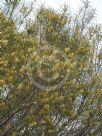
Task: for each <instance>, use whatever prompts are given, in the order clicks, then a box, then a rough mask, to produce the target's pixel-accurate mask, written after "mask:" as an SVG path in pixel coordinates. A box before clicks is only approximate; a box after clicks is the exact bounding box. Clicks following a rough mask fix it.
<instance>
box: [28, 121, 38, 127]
mask: <svg viewBox="0 0 102 136" xmlns="http://www.w3.org/2000/svg"><path fill="white" fill-rule="evenodd" d="M36 125H37V122H35V121H34V122H32V123H30V124H29V126H30V127H35V126H36Z"/></svg>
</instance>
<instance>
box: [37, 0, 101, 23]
mask: <svg viewBox="0 0 102 136" xmlns="http://www.w3.org/2000/svg"><path fill="white" fill-rule="evenodd" d="M36 2H37V3H43V4H45V5H46V6H48V7H53V8H55V9H58V8H59V7H60V5H61V4H64V3H66V4H68V5H70V8H71V10H72V11H73V12H75V11H76V10H77V9H78V7H79V6H80V5H81V0H36ZM90 2H91V5H92V6H93V7H94V8H95V9H96V16H97V20H96V21H97V22H98V23H102V0H90Z"/></svg>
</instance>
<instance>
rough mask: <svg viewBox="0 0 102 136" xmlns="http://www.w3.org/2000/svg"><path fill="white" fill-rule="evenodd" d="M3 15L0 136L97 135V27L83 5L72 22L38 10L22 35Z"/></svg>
mask: <svg viewBox="0 0 102 136" xmlns="http://www.w3.org/2000/svg"><path fill="white" fill-rule="evenodd" d="M23 9H24V8H23ZM23 11H24V12H23V13H24V14H25V15H27V16H26V17H29V14H26V13H28V11H27V10H23ZM13 12H14V11H12V15H13ZM10 13H11V11H10ZM29 13H30V12H29ZM8 15H9V14H6V11H4V10H3V11H2V10H1V11H0V24H1V28H0V44H1V62H0V65H1V70H2V72H1V80H0V84H1V96H0V101H1V102H0V135H1V136H87V135H88V136H90V135H92V136H93V135H95V136H96V135H98V134H99V133H102V132H101V128H102V123H101V122H102V114H101V113H102V81H101V79H102V55H101V54H102V52H101V51H102V49H98V48H99V47H101V42H102V27H101V26H100V25H98V24H96V25H93V24H91V21H92V19H93V17H94V10H93V9H92V8H91V7H90V4H89V2H88V1H84V2H83V6H82V8H81V9H80V10H79V13H78V15H75V16H71V13H70V12H69V10H68V9H67V8H66V6H65V7H64V8H62V11H61V12H56V11H54V10H53V9H47V8H45V7H41V8H40V9H39V10H38V11H37V14H36V15H35V20H34V21H33V22H32V21H30V22H27V23H26V22H25V24H26V25H25V26H26V27H25V26H24V24H23V27H24V31H19V30H18V29H16V28H17V27H18V26H17V25H18V24H17V23H16V20H15V19H14V17H13V16H8Z"/></svg>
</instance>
